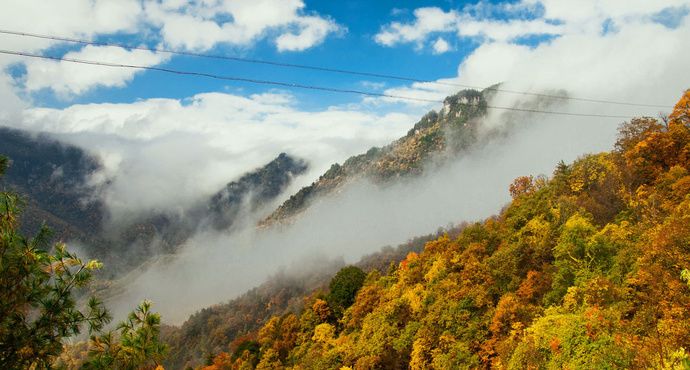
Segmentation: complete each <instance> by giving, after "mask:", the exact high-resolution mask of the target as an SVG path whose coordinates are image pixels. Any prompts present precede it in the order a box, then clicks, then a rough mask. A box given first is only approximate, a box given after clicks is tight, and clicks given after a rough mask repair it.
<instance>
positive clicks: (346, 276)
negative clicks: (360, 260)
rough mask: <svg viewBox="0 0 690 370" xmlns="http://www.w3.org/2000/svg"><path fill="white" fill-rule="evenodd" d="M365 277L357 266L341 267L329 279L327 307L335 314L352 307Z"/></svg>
mask: <svg viewBox="0 0 690 370" xmlns="http://www.w3.org/2000/svg"><path fill="white" fill-rule="evenodd" d="M366 277H367V275H366V274H365V273H364V271H362V269H361V268H359V267H357V266H347V267H343V268H342V269H340V271H338V273H337V274H335V276H334V277H333V279H331V283H330V285H329V290H330V292H329V293H328V297H327V301H328V305H329V306H331V308H333V310H334V311H335V312H336V313H337V314H342V312H343V311H344V310H345V309H346V308H348V307H350V306H352V303H353V302H354V301H355V296H356V295H357V292H358V291H359V289H360V288H361V287H362V285H363V284H364V280H365V279H366Z"/></svg>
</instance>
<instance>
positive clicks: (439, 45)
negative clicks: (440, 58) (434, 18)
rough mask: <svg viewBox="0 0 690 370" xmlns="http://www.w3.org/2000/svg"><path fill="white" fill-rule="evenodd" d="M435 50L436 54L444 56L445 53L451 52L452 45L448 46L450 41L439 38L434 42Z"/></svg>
mask: <svg viewBox="0 0 690 370" xmlns="http://www.w3.org/2000/svg"><path fill="white" fill-rule="evenodd" d="M433 48H434V53H435V54H443V53H445V52H447V51H448V50H450V45H449V44H448V41H446V40H444V39H443V38H441V37H439V38H437V39H436V41H435V42H434V45H433Z"/></svg>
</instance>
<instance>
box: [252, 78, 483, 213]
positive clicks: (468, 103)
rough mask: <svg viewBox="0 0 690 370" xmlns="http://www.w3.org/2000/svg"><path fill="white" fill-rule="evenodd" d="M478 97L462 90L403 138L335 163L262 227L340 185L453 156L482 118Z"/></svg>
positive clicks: (406, 172) (404, 172)
mask: <svg viewBox="0 0 690 370" xmlns="http://www.w3.org/2000/svg"><path fill="white" fill-rule="evenodd" d="M486 104H487V103H486V99H485V95H484V92H478V91H476V90H464V91H461V92H459V93H457V94H455V95H452V96H449V97H447V98H446V99H445V100H444V105H443V109H441V111H440V112H438V113H437V112H435V111H431V112H429V113H428V114H426V115H425V116H424V117H422V119H421V120H420V121H419V122H417V123H416V124H415V125H414V127H413V128H412V129H411V130H410V131H409V132H408V133H407V135H405V136H404V137H402V138H400V139H398V140H396V141H394V142H393V143H391V144H389V145H387V146H384V147H382V148H371V149H369V150H368V151H367V152H366V153H364V154H360V155H357V156H354V157H350V158H349V159H347V160H346V161H345V162H344V163H343V164H342V165H340V164H338V163H336V164H334V165H332V166H331V168H330V169H329V170H328V171H326V173H324V174H323V175H322V176H321V177H319V179H318V180H316V181H315V182H313V183H312V184H311V185H309V186H307V187H304V188H302V189H300V190H299V191H298V192H297V193H296V194H294V195H293V196H291V197H290V198H289V199H288V200H286V201H285V203H283V204H282V205H281V206H280V207H278V209H276V211H275V212H273V213H272V214H271V215H269V216H268V217H267V218H266V219H265V220H263V222H262V223H261V225H262V226H269V225H272V224H274V223H280V222H284V221H287V220H289V219H290V218H291V217H293V216H295V215H296V214H298V213H299V212H301V211H303V210H305V209H306V208H307V207H309V205H310V204H311V203H312V202H315V201H318V199H319V198H320V197H322V196H325V195H327V194H329V193H331V192H333V191H335V190H337V189H340V188H342V187H343V186H345V184H347V183H350V182H352V181H355V180H357V179H361V178H368V179H370V180H372V181H374V182H377V183H386V182H389V181H392V180H394V179H396V178H398V177H402V176H410V175H416V174H420V173H421V172H423V171H424V167H425V166H428V165H429V162H430V161H432V160H433V159H439V160H442V159H443V157H447V156H451V157H452V156H455V155H457V154H458V153H460V152H462V151H463V150H466V149H469V148H470V147H471V145H472V144H474V143H475V142H476V140H477V127H478V123H479V122H478V118H480V117H482V116H483V115H484V114H485V113H486Z"/></svg>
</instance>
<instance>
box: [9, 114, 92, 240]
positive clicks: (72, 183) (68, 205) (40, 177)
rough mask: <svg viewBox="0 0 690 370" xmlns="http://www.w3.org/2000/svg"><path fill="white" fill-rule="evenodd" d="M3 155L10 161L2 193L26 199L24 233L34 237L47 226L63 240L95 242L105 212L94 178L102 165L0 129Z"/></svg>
mask: <svg viewBox="0 0 690 370" xmlns="http://www.w3.org/2000/svg"><path fill="white" fill-rule="evenodd" d="M0 153H1V154H4V155H6V156H8V157H9V158H10V161H11V165H10V168H9V169H8V171H7V175H6V176H5V177H4V178H3V179H2V180H0V181H1V182H0V184H2V186H3V187H5V188H9V189H13V190H15V191H17V192H19V193H21V194H22V195H24V196H25V197H26V199H27V201H28V202H27V203H28V204H27V207H26V209H25V211H24V212H25V216H24V217H23V218H22V229H23V230H22V231H23V232H25V233H28V234H34V233H35V232H36V231H37V230H38V228H39V227H40V225H41V224H42V222H44V221H45V222H46V223H47V225H48V226H50V227H51V229H53V231H54V232H55V234H56V236H57V237H58V238H60V239H73V238H77V239H83V240H93V239H94V238H95V237H96V235H95V234H94V230H100V228H101V224H102V222H103V210H104V206H103V204H102V202H100V200H99V199H98V197H97V192H96V189H94V188H92V187H90V186H89V176H90V175H91V174H92V173H93V172H95V171H97V170H99V169H100V168H101V167H100V164H99V163H98V161H97V160H96V159H95V158H93V157H91V156H89V155H88V154H86V153H85V152H84V151H82V150H81V149H79V148H76V147H73V146H69V145H64V144H62V143H59V142H57V141H56V140H53V139H51V138H49V137H47V136H45V135H39V136H36V137H32V136H30V135H29V134H27V133H24V132H21V131H18V130H13V129H9V128H4V127H0Z"/></svg>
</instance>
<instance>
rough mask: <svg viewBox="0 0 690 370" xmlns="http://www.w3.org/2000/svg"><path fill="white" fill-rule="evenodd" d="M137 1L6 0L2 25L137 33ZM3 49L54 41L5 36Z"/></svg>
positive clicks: (82, 33)
mask: <svg viewBox="0 0 690 370" xmlns="http://www.w3.org/2000/svg"><path fill="white" fill-rule="evenodd" d="M140 16H141V4H140V3H139V1H138V0H118V1H112V0H60V1H42V0H5V1H3V3H2V11H1V12H0V24H2V26H3V28H5V29H9V30H16V31H23V32H34V33H43V34H51V35H57V36H62V37H81V38H91V37H93V36H95V35H97V34H102V33H106V34H107V33H116V32H125V33H129V32H136V30H137V26H138V24H139V22H140V20H141V19H140ZM0 41H1V42H2V45H3V47H4V48H7V49H12V50H17V51H29V52H31V51H38V50H41V49H43V48H46V47H48V46H50V45H54V44H56V42H55V41H48V40H39V39H34V38H26V37H18V36H8V35H3V36H2V37H1V38H0Z"/></svg>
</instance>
